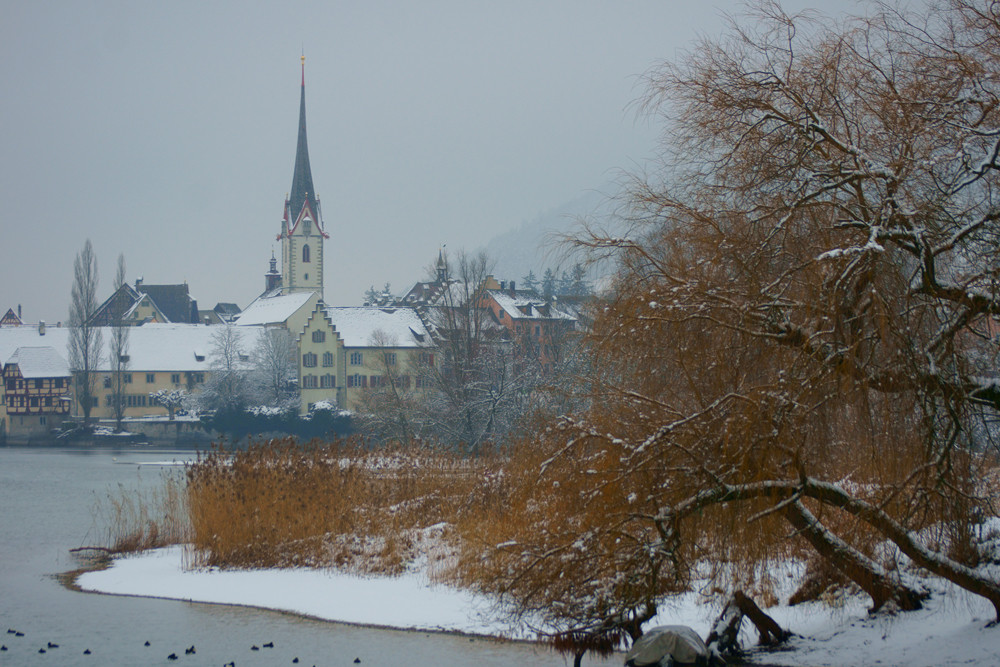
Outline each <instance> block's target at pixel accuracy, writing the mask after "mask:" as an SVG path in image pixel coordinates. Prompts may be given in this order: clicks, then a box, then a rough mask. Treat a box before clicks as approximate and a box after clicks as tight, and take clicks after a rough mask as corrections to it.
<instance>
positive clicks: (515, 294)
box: [510, 280, 517, 296]
mask: <svg viewBox="0 0 1000 667" xmlns="http://www.w3.org/2000/svg"><path fill="white" fill-rule="evenodd" d="M510 295H511V296H517V289H515V288H514V281H513V280H512V281H510Z"/></svg>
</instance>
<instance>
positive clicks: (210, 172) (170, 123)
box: [0, 0, 856, 322]
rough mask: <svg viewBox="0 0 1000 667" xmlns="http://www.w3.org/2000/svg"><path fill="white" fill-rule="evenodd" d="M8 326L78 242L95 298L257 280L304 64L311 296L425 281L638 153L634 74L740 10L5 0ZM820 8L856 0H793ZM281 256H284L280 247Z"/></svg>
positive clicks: (2, 281)
mask: <svg viewBox="0 0 1000 667" xmlns="http://www.w3.org/2000/svg"><path fill="white" fill-rule="evenodd" d="M2 1H3V5H2V6H3V11H2V20H0V85H2V91H3V92H2V95H0V127H2V131H0V156H2V162H0V201H2V208H0V211H2V213H0V215H2V219H3V235H2V241H0V243H2V254H0V315H2V313H3V312H4V311H6V309H7V308H8V307H13V308H15V309H16V307H17V305H18V304H22V305H23V309H24V317H25V319H26V320H28V321H32V322H34V321H37V320H39V319H44V320H46V321H48V322H56V321H60V320H63V321H64V320H65V319H66V313H67V309H68V301H69V292H70V286H71V285H70V284H71V276H72V262H73V257H74V256H75V254H76V252H77V251H79V249H80V248H81V247H82V246H83V244H84V241H85V240H86V239H87V238H88V237H89V238H90V239H91V240H92V241H93V243H94V246H95V249H96V251H97V255H98V258H99V263H100V272H101V277H102V284H101V289H100V291H99V294H100V298H102V299H103V298H104V297H106V296H107V295H108V294H109V293H110V290H111V280H112V277H113V275H114V265H115V260H116V258H117V256H118V253H119V252H123V253H124V254H125V258H126V261H127V263H128V272H129V276H130V280H134V278H135V277H136V276H137V275H142V276H144V278H145V280H146V282H149V283H176V282H182V281H187V282H188V284H189V285H190V289H191V292H192V295H193V296H194V297H195V298H197V299H198V303H199V306H200V307H201V308H211V307H212V306H214V305H215V303H216V302H218V301H233V302H236V303H238V304H239V305H240V306H241V307H242V306H246V305H247V303H248V302H249V301H250V300H251V299H252V298H253V297H255V296H256V295H257V294H259V293H260V291H261V290H262V288H263V273H264V271H265V270H266V269H267V263H268V260H269V259H270V256H271V250H272V248H273V249H275V250H278V246H277V245H276V243H275V236H276V235H277V233H278V231H279V225H278V222H279V220H280V217H281V212H282V205H283V203H284V197H285V194H286V193H287V191H288V189H289V187H290V186H291V180H292V166H293V160H294V157H295V139H296V129H297V121H298V103H299V55H300V51H301V50H302V49H304V51H305V55H306V106H307V117H308V132H309V153H310V158H311V162H312V173H313V180H314V183H315V186H316V191H317V194H318V195H319V196H320V198H321V201H322V207H323V217H324V221H325V224H326V229H327V231H328V232H329V234H330V240H329V241H327V244H326V249H325V257H326V273H325V283H326V298H327V301H328V302H330V303H332V304H334V305H355V304H358V303H360V300H361V299H362V298H363V293H364V291H365V289H366V288H367V287H368V286H369V285H372V284H375V285H377V286H381V284H382V283H384V282H385V281H390V282H391V283H392V285H393V288H394V290H395V291H399V290H401V289H402V288H404V287H406V286H407V284H408V283H410V282H412V281H414V280H418V279H421V278H422V277H423V271H424V267H426V266H427V265H428V264H429V263H430V261H431V260H432V259H433V258H434V257H435V255H436V253H437V249H438V247H439V245H440V244H442V243H447V245H448V248H449V249H453V248H462V247H464V248H467V249H470V250H471V249H474V248H476V247H479V246H481V245H482V244H484V243H485V242H486V241H487V240H489V239H490V238H491V237H493V236H494V235H496V234H497V233H500V232H503V231H506V230H507V229H509V228H511V227H515V226H517V225H519V224H521V223H522V222H523V221H525V220H530V219H533V218H535V217H536V216H537V215H538V214H540V213H542V212H544V211H547V210H549V209H552V208H554V207H557V206H559V205H561V204H563V203H565V202H567V201H569V200H571V199H573V198H575V197H577V196H578V195H580V194H581V193H582V192H585V191H587V190H590V189H594V188H601V187H603V186H604V184H605V183H606V182H607V181H608V180H609V179H610V178H612V177H613V175H614V173H615V171H616V170H618V169H622V168H624V169H631V168H635V167H636V166H637V165H641V164H642V163H643V161H644V160H646V159H648V158H649V157H651V156H652V155H653V153H654V147H655V140H656V134H657V131H658V128H656V127H652V126H650V125H649V123H647V122H646V121H643V120H637V119H636V117H635V114H634V113H633V112H632V110H631V109H630V103H631V102H632V101H633V100H634V99H635V98H636V97H637V96H638V95H639V94H640V93H641V92H642V91H641V88H639V87H638V83H637V76H639V75H641V74H642V73H644V72H646V71H647V70H648V69H649V68H650V67H651V66H652V65H653V64H654V63H656V62H657V61H660V60H663V59H670V58H673V57H675V56H676V55H677V54H678V52H679V51H681V50H683V49H685V48H687V47H689V46H690V45H691V43H692V40H693V39H694V38H695V37H696V36H697V35H698V34H699V33H707V34H710V35H715V34H718V33H719V31H720V30H721V29H722V25H723V21H722V19H721V14H722V12H723V11H735V10H738V8H739V3H738V1H737V0H700V1H698V2H692V1H688V0H659V1H653V0H627V1H617V2H613V1H611V0H607V1H601V2H598V1H589V0H532V1H528V2H522V1H518V0H503V1H498V2H480V1H475V0H454V1H426V0H424V1H420V2H415V1H414V2H404V1H402V0H396V1H388V0H381V1H380V0H368V1H364V2H362V1H357V2H344V1H340V2H333V1H325V2H243V1H235V0H234V1H230V2H201V1H200V2H193V1H190V2H189V1H183V0H182V1H178V0H173V1H171V2H140V1H135V0H133V1H128V2H125V1H122V2H111V1H98V2H93V1H91V2H87V1H83V0H67V1H64V2H51V1H30V2H29V1H27V0H24V1H21V0H18V1H12V0H2ZM786 5H787V6H788V8H789V9H800V8H801V7H803V6H804V5H813V6H818V7H822V8H823V9H824V10H827V11H830V10H836V9H844V8H854V7H856V5H855V3H854V2H853V0H828V1H827V2H823V0H816V1H815V2H807V1H806V0H795V1H793V2H788V3H786ZM279 256H280V253H279Z"/></svg>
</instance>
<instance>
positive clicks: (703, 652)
mask: <svg viewBox="0 0 1000 667" xmlns="http://www.w3.org/2000/svg"><path fill="white" fill-rule="evenodd" d="M708 655H709V654H708V647H707V646H705V642H704V641H702V639H701V637H700V636H699V635H698V633H697V632H695V631H694V630H693V629H692V628H689V627H688V626H686V625H661V626H658V627H655V628H650V629H649V631H648V632H646V633H645V634H644V635H643V636H642V637H639V639H637V640H636V641H635V643H634V644H632V648H631V649H630V650H629V652H628V653H627V654H626V655H625V667H654V666H655V667H669V666H670V665H708V664H709V660H708Z"/></svg>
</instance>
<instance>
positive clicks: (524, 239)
mask: <svg viewBox="0 0 1000 667" xmlns="http://www.w3.org/2000/svg"><path fill="white" fill-rule="evenodd" d="M614 192H615V190H614V186H613V185H610V184H609V185H607V186H604V187H603V188H601V189H594V190H588V191H586V192H584V193H583V194H581V195H580V196H579V197H577V198H576V199H573V200H571V201H569V202H567V203H565V204H563V205H561V206H558V207H556V208H554V209H551V210H549V211H545V212H543V213H540V214H539V215H538V216H537V217H536V218H535V219H533V220H529V221H525V222H522V223H521V225H520V226H518V227H516V228H514V229H511V230H510V231H507V232H504V233H502V234H498V235H497V236H494V237H493V238H492V239H491V240H490V241H488V242H487V243H486V245H485V246H484V247H483V248H482V250H485V251H486V253H487V254H488V255H489V256H490V257H491V258H493V259H494V260H495V261H496V270H495V272H494V275H495V276H496V278H497V279H498V280H514V281H516V282H520V281H521V280H522V278H523V277H524V276H525V275H527V273H528V271H534V272H535V276H536V277H537V278H538V279H539V280H541V278H542V275H543V274H544V273H545V270H546V269H549V268H551V269H552V271H553V272H554V273H555V274H556V276H559V275H560V274H561V273H562V272H563V271H567V270H569V269H570V268H572V266H573V265H574V264H575V263H577V262H583V261H584V259H585V258H584V257H583V256H582V255H580V254H579V253H578V251H574V250H573V249H572V248H570V246H569V245H568V244H567V243H565V242H564V241H563V238H564V237H565V236H567V235H574V234H578V233H580V232H581V231H582V229H583V227H582V226H583V224H584V223H587V224H590V225H592V226H596V227H599V228H608V227H610V226H612V224H613V222H614V216H613V212H614V209H615V205H616V202H615V201H614V200H613V198H612V195H613V193H614ZM600 273H601V269H600V268H594V267H591V268H590V271H589V277H590V279H591V281H593V282H597V281H598V279H599V278H600Z"/></svg>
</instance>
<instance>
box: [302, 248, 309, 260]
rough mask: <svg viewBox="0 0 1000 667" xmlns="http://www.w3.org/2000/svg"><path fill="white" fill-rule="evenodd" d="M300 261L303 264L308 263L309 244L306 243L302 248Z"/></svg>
mask: <svg viewBox="0 0 1000 667" xmlns="http://www.w3.org/2000/svg"><path fill="white" fill-rule="evenodd" d="M302 261H303V262H308V261H309V244H308V243H307V244H305V245H304V246H302Z"/></svg>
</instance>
